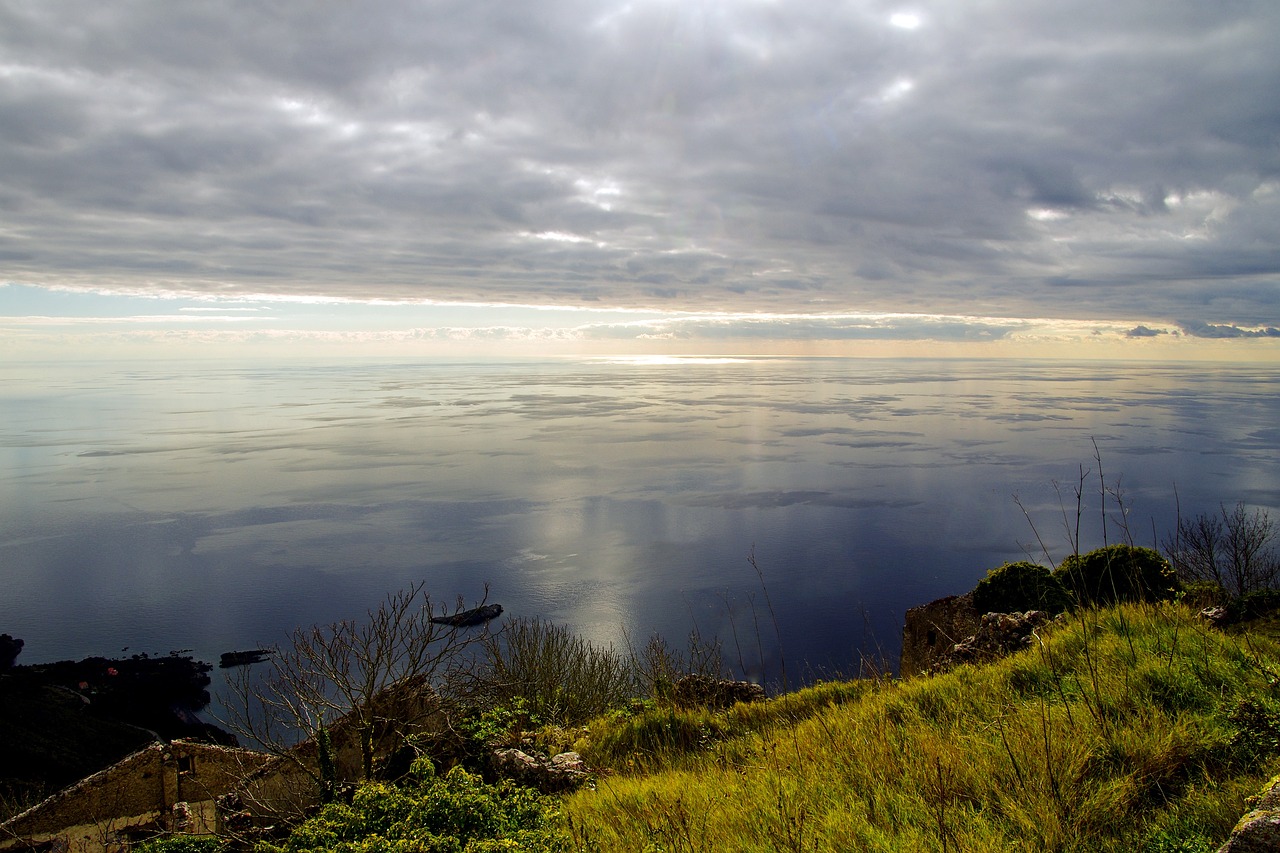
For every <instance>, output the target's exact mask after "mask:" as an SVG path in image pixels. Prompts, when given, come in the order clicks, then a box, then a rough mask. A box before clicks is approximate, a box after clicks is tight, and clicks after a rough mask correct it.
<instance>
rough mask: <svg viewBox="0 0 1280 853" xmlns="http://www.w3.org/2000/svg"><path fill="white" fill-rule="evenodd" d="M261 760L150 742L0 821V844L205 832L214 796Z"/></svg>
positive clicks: (28, 846) (77, 843)
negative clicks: (104, 767) (114, 762)
mask: <svg viewBox="0 0 1280 853" xmlns="http://www.w3.org/2000/svg"><path fill="white" fill-rule="evenodd" d="M267 760H268V757H267V756H266V755H263V754H261V753H257V752H251V751H249V750H245V749H232V748H228V747H222V746H211V745H209V744H203V743H196V742H192V741H181V740H178V741H173V742H172V743H155V744H152V745H150V746H148V747H146V748H145V749H141V750H139V751H138V752H135V753H133V754H132V755H130V756H127V757H126V758H124V759H122V760H121V761H119V762H117V763H116V764H113V765H112V766H110V767H108V768H107V769H105V770H102V771H100V772H98V773H95V774H93V775H92V776H89V777H87V778H85V779H82V780H81V781H79V782H77V783H76V784H75V785H72V786H71V787H69V788H65V789H63V790H62V791H59V792H58V793H56V794H54V795H53V796H52V797H49V798H48V799H47V800H45V801H44V802H41V803H39V804H37V805H35V806H33V807H32V808H30V809H27V810H26V811H25V812H22V813H21V814H18V815H16V816H14V817H13V818H10V819H9V820H7V821H5V822H4V823H3V824H0V851H5V850H49V851H58V853H61V851H67V853H106V852H107V851H118V850H127V849H129V847H130V846H131V845H132V843H133V842H135V841H140V840H144V839H147V838H153V837H155V836H157V835H160V834H163V833H167V832H182V833H190V834H208V833H212V832H214V831H216V829H217V826H218V823H217V821H218V817H217V799H218V797H220V796H222V795H223V794H225V793H227V792H228V791H231V790H232V789H233V788H234V787H235V786H236V785H237V784H238V783H239V781H240V780H241V779H243V778H244V777H245V775H246V774H249V773H252V772H253V771H255V770H257V769H258V768H260V767H261V766H262V765H263V764H264V763H266V761H267Z"/></svg>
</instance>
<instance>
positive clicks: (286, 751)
mask: <svg viewBox="0 0 1280 853" xmlns="http://www.w3.org/2000/svg"><path fill="white" fill-rule="evenodd" d="M486 597H487V590H486ZM482 603H483V602H482ZM462 609H463V603H462V600H461V599H459V600H458V602H457V606H456V609H455V611H454V613H458V612H461V611H462ZM446 615H448V612H447V610H446V609H445V608H443V607H442V608H441V609H440V610H439V611H438V612H437V611H436V610H434V608H433V605H432V601H431V597H430V596H429V595H428V594H427V593H426V591H425V584H423V583H416V584H413V585H412V586H410V587H408V588H407V589H404V590H401V591H400V592H397V593H394V594H391V595H388V596H387V598H386V599H385V600H384V601H382V602H381V603H380V604H379V605H378V606H377V607H375V608H373V609H370V610H369V611H368V613H367V614H366V617H365V618H364V619H363V620H359V621H357V620H343V621H340V622H334V623H332V624H330V625H316V626H313V627H310V628H297V629H295V630H294V631H293V633H292V635H291V637H290V640H289V642H288V643H286V644H285V645H283V646H279V647H276V648H275V649H273V654H272V655H271V656H270V659H269V664H268V665H269V666H270V669H269V671H268V672H267V673H266V674H265V675H259V673H257V672H254V671H253V668H250V667H244V668H241V669H239V670H237V671H236V672H235V674H234V675H233V676H231V677H229V678H228V683H229V687H230V697H229V699H228V702H227V715H228V719H227V720H225V721H224V723H225V724H226V725H227V726H228V728H230V729H231V730H232V731H233V732H235V733H236V734H237V736H239V737H240V738H242V740H244V741H246V742H247V743H249V744H253V745H255V746H257V747H259V748H262V749H265V750H266V751H268V752H271V753H273V754H276V755H279V756H281V757H282V759H284V760H285V761H286V762H289V763H291V764H292V765H294V769H293V770H292V771H290V772H292V773H293V774H294V775H295V776H303V777H306V778H310V779H311V780H312V781H313V782H314V783H315V784H316V785H317V786H318V790H319V791H320V792H321V793H322V794H323V793H324V792H325V791H327V790H328V789H329V788H330V787H331V786H332V785H333V784H334V783H335V782H339V781H341V782H346V781H353V779H352V777H353V776H354V777H355V778H359V779H368V778H371V777H372V776H373V774H374V771H375V758H376V757H377V756H378V755H379V754H380V753H382V752H384V751H386V750H387V749H388V748H390V747H394V746H396V745H399V744H400V743H403V739H404V737H405V736H406V735H407V734H409V733H410V732H411V731H413V730H415V729H420V728H421V727H422V726H423V725H425V724H426V723H427V722H429V721H430V720H431V719H432V718H438V717H439V715H440V714H441V713H443V712H444V711H445V710H446V709H447V708H446V706H447V703H448V701H449V689H448V685H447V682H448V681H449V679H450V675H451V673H452V672H453V670H454V668H455V667H457V666H459V665H460V664H461V662H462V660H463V658H464V655H465V653H466V652H467V650H468V648H469V647H470V646H472V644H473V643H475V642H476V641H478V640H479V639H481V638H482V637H483V636H484V632H485V629H483V628H476V627H466V626H463V625H458V624H448V623H447V622H439V621H432V620H433V617H436V618H439V617H443V616H446ZM397 742H398V743H397Z"/></svg>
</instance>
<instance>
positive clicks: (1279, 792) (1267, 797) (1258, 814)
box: [1218, 776, 1280, 853]
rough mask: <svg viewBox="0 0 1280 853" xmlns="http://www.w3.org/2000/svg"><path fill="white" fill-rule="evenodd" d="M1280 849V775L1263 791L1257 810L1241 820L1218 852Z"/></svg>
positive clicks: (1270, 852) (1253, 852)
mask: <svg viewBox="0 0 1280 853" xmlns="http://www.w3.org/2000/svg"><path fill="white" fill-rule="evenodd" d="M1276 850H1280V776H1273V777H1272V779H1271V781H1270V782H1268V783H1267V787H1266V788H1264V789H1263V790H1262V795H1261V796H1260V797H1259V798H1258V803H1257V807H1256V808H1255V809H1254V810H1253V811H1251V812H1249V813H1248V814H1246V815H1245V816H1244V817H1242V818H1240V822H1239V823H1237V824H1236V827H1235V829H1233V830H1231V837H1230V838H1228V839H1227V843H1226V844H1223V845H1222V846H1221V847H1219V848H1218V853H1274V851H1276Z"/></svg>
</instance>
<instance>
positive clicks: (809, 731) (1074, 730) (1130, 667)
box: [564, 604, 1280, 853]
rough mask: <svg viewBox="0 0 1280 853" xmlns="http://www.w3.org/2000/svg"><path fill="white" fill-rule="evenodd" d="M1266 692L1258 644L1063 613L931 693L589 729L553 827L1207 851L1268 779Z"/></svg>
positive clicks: (857, 688)
mask: <svg viewBox="0 0 1280 853" xmlns="http://www.w3.org/2000/svg"><path fill="white" fill-rule="evenodd" d="M1278 677H1280V644H1278V643H1277V640H1276V637H1275V635H1274V634H1273V633H1272V632H1257V633H1254V632H1248V631H1247V630H1246V631H1243V632H1236V633H1233V634H1224V633H1221V632H1218V631H1215V630H1213V629H1210V628H1208V627H1206V626H1205V625H1204V624H1202V622H1201V621H1200V620H1199V619H1198V617H1196V615H1195V614H1194V613H1192V612H1191V611H1189V610H1187V609H1185V608H1182V607H1179V606H1176V605H1173V604H1160V605H1125V606H1122V607H1119V608H1112V609H1107V610H1101V611H1095V610H1081V611H1078V612H1077V613H1076V614H1075V615H1073V616H1069V617H1066V621H1065V624H1062V625H1061V626H1059V627H1057V628H1056V629H1054V630H1053V631H1052V632H1049V633H1048V635H1047V636H1046V638H1045V639H1044V641H1043V642H1042V643H1041V644H1039V645H1038V646H1036V647H1035V648H1032V649H1030V650H1028V651H1025V652H1022V653H1020V654H1018V655H1015V656H1013V657H1010V658H1006V659H1004V660H1001V661H997V662H995V663H992V664H987V665H984V666H966V667H961V668H959V669H957V670H954V671H952V672H950V673H947V674H945V675H939V676H932V677H928V678H920V679H916V680H911V681H906V682H897V681H890V680H887V679H886V680H879V681H865V682H854V683H849V684H825V685H819V686H817V687H813V688H809V689H806V690H801V691H798V692H796V693H793V694H788V695H786V696H783V697H780V698H779V699H775V700H772V701H770V702H767V703H763V704H760V705H754V706H738V707H737V708H734V709H732V710H730V711H729V712H726V713H720V714H715V713H711V712H706V711H702V712H697V711H692V712H688V711H678V710H673V709H664V708H651V709H647V710H641V711H640V712H638V713H635V714H631V715H614V716H613V717H607V718H603V719H600V720H597V721H596V722H595V723H593V724H592V725H591V726H590V727H589V728H588V730H587V734H586V736H585V738H584V739H583V740H582V741H581V742H580V744H579V746H580V748H581V750H582V751H583V752H584V754H585V755H586V756H587V757H588V760H589V761H590V762H594V764H595V765H596V766H601V767H605V768H607V769H606V770H605V771H604V772H603V773H602V774H601V778H600V780H599V783H598V786H597V789H596V790H594V791H583V792H579V793H578V794H575V795H573V796H572V797H570V798H569V799H567V800H566V801H565V803H564V810H565V813H566V815H567V818H568V820H569V821H570V826H571V829H572V833H573V837H574V839H575V843H576V844H577V846H578V848H579V849H582V850H591V851H602V853H603V851H624V850H625V851H654V853H657V851H671V852H672V853H676V851H693V850H733V851H762V853H763V851H775V850H796V851H801V850H805V851H808V850H812V851H845V850H873V851H875V850H881V851H962V850H967V851H975V850H996V849H1013V850H1029V851H1039V850H1044V851H1086V850H1087V851H1106V850H1114V851H1121V850H1123V851H1149V853H1164V851H1197V850H1212V849H1216V846H1217V844H1220V843H1221V842H1222V841H1223V840H1225V838H1226V836H1227V834H1228V833H1229V832H1230V830H1231V827H1232V826H1233V825H1234V823H1235V822H1236V820H1237V819H1238V818H1239V816H1240V815H1241V814H1242V813H1243V811H1244V810H1245V798H1246V797H1247V796H1249V795H1250V794H1253V793H1255V792H1256V791H1257V790H1258V788H1259V787H1260V786H1261V785H1262V784H1263V782H1265V781H1266V779H1267V778H1268V776H1269V775H1270V773H1271V772H1274V770H1275V765H1276V759H1277V754H1278V752H1280V687H1278V686H1277V683H1278Z"/></svg>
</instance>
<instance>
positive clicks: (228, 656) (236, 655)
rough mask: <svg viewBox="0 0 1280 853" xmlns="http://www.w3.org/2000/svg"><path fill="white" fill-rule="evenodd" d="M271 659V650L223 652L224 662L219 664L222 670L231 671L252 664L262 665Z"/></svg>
mask: <svg viewBox="0 0 1280 853" xmlns="http://www.w3.org/2000/svg"><path fill="white" fill-rule="evenodd" d="M269 657H271V649H249V650H247V651H243V652H223V653H222V660H221V662H220V663H219V664H218V666H219V667H221V668H222V669H230V668H231V667H233V666H248V665H249V664H251V663H262V661H264V660H266V659H267V658H269Z"/></svg>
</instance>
